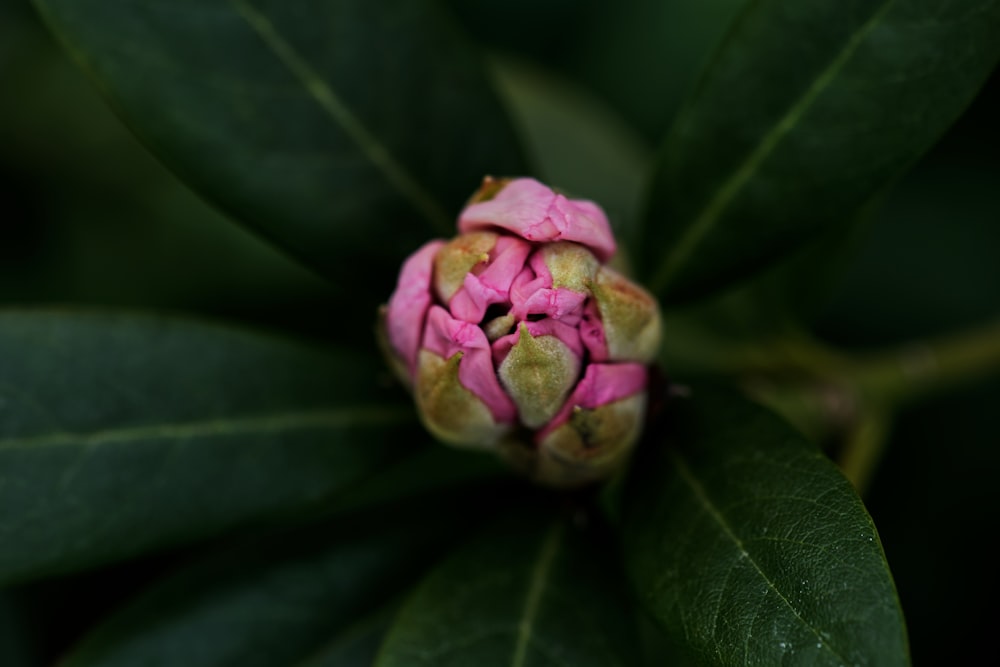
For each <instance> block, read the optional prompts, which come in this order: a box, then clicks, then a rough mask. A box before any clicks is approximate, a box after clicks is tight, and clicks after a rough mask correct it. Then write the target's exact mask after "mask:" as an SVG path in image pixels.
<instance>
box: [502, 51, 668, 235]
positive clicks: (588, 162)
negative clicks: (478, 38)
mask: <svg viewBox="0 0 1000 667" xmlns="http://www.w3.org/2000/svg"><path fill="white" fill-rule="evenodd" d="M491 64H492V65H493V68H492V69H493V72H494V73H495V75H496V79H497V83H498V85H499V89H500V92H501V93H502V94H503V95H504V98H505V100H506V102H507V105H508V106H509V108H510V110H511V114H512V116H513V117H514V119H515V120H517V121H518V123H519V125H520V127H521V128H522V130H523V134H524V136H525V140H526V142H527V145H528V147H529V148H530V150H531V153H532V155H533V157H534V159H535V162H536V163H537V165H538V169H539V174H538V177H539V178H541V179H543V180H545V181H546V182H548V183H551V184H552V185H553V186H556V187H558V188H560V189H562V190H564V191H566V192H568V193H569V194H570V195H572V196H575V197H583V198H587V199H592V200H594V201H595V202H597V203H598V204H600V205H601V208H603V209H604V210H605V212H606V213H607V214H608V218H609V219H610V220H611V225H612V227H613V229H614V232H615V236H616V237H617V238H618V241H619V247H620V249H622V250H624V249H625V247H624V246H626V245H627V243H626V242H628V243H631V241H633V240H634V239H633V237H634V236H635V234H634V231H635V229H636V221H637V219H638V217H639V211H638V208H639V204H640V202H641V197H642V194H643V191H642V188H643V180H644V178H645V174H646V172H647V170H648V164H649V161H650V160H649V158H650V151H648V150H647V149H646V147H645V146H644V145H643V143H642V141H641V140H640V139H639V138H638V137H637V136H635V135H634V133H633V132H632V131H631V130H630V128H629V127H627V126H626V125H625V124H624V122H623V121H622V119H621V118H619V117H617V115H616V114H615V112H614V111H613V110H612V109H611V108H610V107H608V106H607V105H606V104H604V103H602V101H601V100H598V99H597V98H595V97H594V96H593V95H591V94H589V93H588V91H587V90H586V89H584V88H580V87H578V86H574V85H573V84H572V83H571V82H570V81H568V80H566V79H563V78H561V77H559V76H558V75H557V74H556V73H555V72H552V71H547V70H544V69H542V68H539V67H532V66H531V65H529V64H527V63H524V62H521V61H518V60H513V59H507V58H494V59H493V60H492V61H491Z"/></svg>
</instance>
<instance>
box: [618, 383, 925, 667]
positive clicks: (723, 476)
mask: <svg viewBox="0 0 1000 667" xmlns="http://www.w3.org/2000/svg"><path fill="white" fill-rule="evenodd" d="M663 421H664V424H666V428H665V430H664V431H662V432H660V433H656V434H654V435H652V436H651V437H650V438H649V439H648V441H647V442H646V443H645V448H644V451H643V453H642V456H641V457H640V459H639V460H638V464H637V465H636V466H634V472H633V477H632V478H631V479H630V480H629V482H630V486H629V489H628V495H627V501H626V514H625V547H626V561H627V564H628V567H629V570H630V574H631V577H632V580H633V584H634V585H635V588H636V590H637V591H638V593H639V594H640V596H641V597H642V599H643V601H644V603H645V604H646V606H647V607H648V609H649V610H650V611H651V612H652V614H653V615H654V616H655V617H656V618H657V620H658V621H659V622H660V623H661V624H662V626H663V627H664V629H665V630H666V631H667V632H668V633H670V635H671V637H672V639H674V640H675V641H677V642H679V643H682V644H684V645H686V647H687V648H688V649H689V650H690V651H691V652H692V653H693V654H694V655H695V656H696V657H697V658H698V660H699V663H700V664H706V665H720V666H723V665H736V664H762V665H778V664H789V665H878V666H879V667H883V666H884V667H889V666H892V665H906V664H908V662H909V658H908V649H907V643H906V630H905V626H904V624H903V617H902V612H901V611H900V609H899V602H898V599H897V597H896V592H895V588H894V586H893V582H892V577H891V575H890V573H889V569H888V566H887V564H886V561H885V556H884V554H883V552H882V546H881V543H880V542H879V539H878V535H877V534H876V531H875V526H874V525H873V524H872V521H871V518H870V517H869V516H868V514H867V513H866V511H865V508H864V506H863V505H862V503H861V500H860V499H859V498H858V497H857V495H856V494H855V492H854V490H853V488H852V487H851V486H850V484H849V483H848V482H847V480H846V479H844V477H843V476H842V475H841V474H840V473H839V472H838V471H837V469H836V468H835V467H834V466H833V464H832V463H830V461H828V460H827V459H826V458H825V457H824V456H823V455H822V454H821V453H820V451H819V450H818V449H817V448H816V447H814V446H812V445H811V444H809V443H808V442H806V441H805V440H804V439H803V438H802V436H800V435H798V433H796V432H795V431H793V430H792V428H791V427H790V426H788V425H787V424H785V423H784V422H782V421H781V420H780V419H778V418H777V417H775V416H774V415H773V414H771V413H770V412H768V411H766V410H764V409H763V408H760V407H758V406H756V405H753V404H751V403H749V402H748V401H746V400H745V399H743V398H741V397H739V396H736V395H734V394H729V393H723V392H719V391H716V390H710V389H707V388H696V389H694V390H693V392H692V396H691V397H690V398H687V399H675V401H674V403H673V406H672V409H670V410H668V412H667V414H666V415H665V416H664V420H663Z"/></svg>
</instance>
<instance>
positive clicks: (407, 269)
mask: <svg viewBox="0 0 1000 667" xmlns="http://www.w3.org/2000/svg"><path fill="white" fill-rule="evenodd" d="M458 231H459V235H458V236H456V237H455V238H453V239H451V240H450V241H443V240H435V241H431V242H429V243H427V244H426V245H424V246H423V247H422V248H420V249H419V250H417V252H415V253H414V254H413V255H412V256H411V257H410V258H409V259H407V260H406V262H405V263H404V265H403V269H402V271H401V272H400V275H399V282H398V284H397V287H396V291H395V292H393V294H392V296H391V297H390V299H389V303H388V305H387V306H386V307H385V308H384V309H383V313H382V315H383V316H382V320H381V325H380V326H381V328H382V331H381V333H382V336H383V339H384V343H385V347H386V348H387V354H388V356H389V359H390V363H391V364H392V366H393V368H394V369H395V370H396V372H397V374H398V375H399V376H400V378H401V379H402V380H403V381H404V383H406V385H407V386H408V387H410V389H411V390H412V391H413V395H414V398H415V399H416V403H417V407H418V409H419V412H420V417H421V419H422V421H423V422H424V424H425V425H426V426H427V428H428V429H429V430H430V431H431V432H432V433H434V435H436V436H437V437H438V438H439V439H441V440H442V441H444V442H446V443H449V444H452V445H456V446H459V447H470V448H480V449H489V450H492V451H495V452H497V453H498V454H500V455H501V456H503V457H504V458H505V459H506V460H507V461H509V462H510V463H511V464H512V465H513V466H515V467H516V468H517V469H519V470H521V471H522V472H524V473H525V474H527V475H528V476H529V477H531V478H533V479H534V480H536V481H538V482H540V483H543V484H548V485H552V486H576V485H580V484H585V483H588V482H593V481H597V480H600V479H603V478H605V477H607V476H609V475H610V474H612V473H613V472H614V471H615V470H616V469H618V468H619V467H620V466H621V465H622V463H624V461H625V460H627V457H628V454H629V452H630V451H631V449H632V447H633V445H634V444H635V442H636V440H637V439H638V437H639V435H640V432H641V430H642V424H643V420H644V419H645V409H646V390H647V382H648V369H647V366H648V364H650V363H651V362H652V361H653V359H654V358H655V356H656V354H657V351H658V348H659V343H660V330H661V323H660V314H659V310H658V308H657V305H656V302H655V300H654V299H653V298H652V297H651V296H650V295H649V294H648V293H647V292H646V291H645V290H643V289H642V288H640V287H638V286H637V285H635V284H633V283H632V282H630V281H629V280H628V279H627V278H626V277H624V276H622V275H621V274H620V273H618V272H616V271H615V270H613V269H611V268H610V267H608V266H607V265H606V262H607V261H608V260H610V259H611V257H612V256H613V255H614V254H615V249H616V248H615V240H614V237H613V236H612V234H611V227H610V225H609V224H608V219H607V217H606V216H605V215H604V212H603V211H602V210H601V209H600V207H598V206H597V205H596V204H594V203H592V202H589V201H582V200H574V199H568V198H566V197H565V196H564V195H562V194H558V193H556V192H554V191H553V190H551V189H550V188H548V187H546V186H545V185H542V184H541V183H539V182H538V181H535V180H533V179H530V178H518V179H513V180H493V179H489V178H488V179H486V181H484V183H483V186H482V188H480V190H479V191H478V192H477V193H476V194H475V195H474V196H473V197H472V199H471V200H470V202H469V204H468V205H467V206H466V207H465V209H464V210H463V211H462V212H461V213H460V214H459V217H458Z"/></svg>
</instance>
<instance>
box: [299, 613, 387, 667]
mask: <svg viewBox="0 0 1000 667" xmlns="http://www.w3.org/2000/svg"><path fill="white" fill-rule="evenodd" d="M395 614H396V606H395V605H392V606H389V607H387V608H385V609H382V610H380V611H378V612H376V613H374V614H372V615H371V616H367V617H365V618H363V619H361V620H360V621H358V622H357V623H356V624H355V625H353V626H351V627H350V628H347V629H346V630H345V631H344V632H343V633H342V634H341V635H340V636H339V637H336V638H334V639H333V640H332V641H330V642H329V643H328V644H327V645H326V646H324V647H323V648H322V649H320V650H319V651H318V652H316V653H315V654H314V655H312V656H311V657H310V658H309V659H307V660H304V661H302V662H301V663H298V664H296V666H295V667H371V665H372V663H373V662H374V660H375V656H376V655H377V654H378V648H379V645H380V644H381V643H382V638H383V637H385V633H386V632H387V631H388V630H389V627H390V626H391V625H392V619H393V617H394V616H395Z"/></svg>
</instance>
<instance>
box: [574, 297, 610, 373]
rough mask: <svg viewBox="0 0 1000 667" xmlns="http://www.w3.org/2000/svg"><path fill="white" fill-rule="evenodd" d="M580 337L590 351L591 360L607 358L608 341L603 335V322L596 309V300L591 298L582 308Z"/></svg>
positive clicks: (605, 359)
mask: <svg viewBox="0 0 1000 667" xmlns="http://www.w3.org/2000/svg"><path fill="white" fill-rule="evenodd" d="M580 339H581V340H582V341H583V344H584V345H585V346H586V347H587V351H589V352H590V359H591V361H607V360H608V341H607V338H605V335H604V323H603V322H601V315H600V313H599V312H598V310H597V302H596V301H594V300H593V299H591V300H590V302H589V303H588V304H587V306H586V308H584V309H583V319H582V320H581V321H580Z"/></svg>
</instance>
